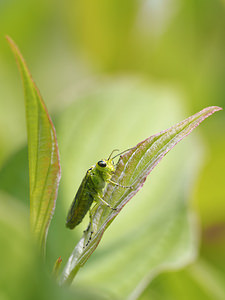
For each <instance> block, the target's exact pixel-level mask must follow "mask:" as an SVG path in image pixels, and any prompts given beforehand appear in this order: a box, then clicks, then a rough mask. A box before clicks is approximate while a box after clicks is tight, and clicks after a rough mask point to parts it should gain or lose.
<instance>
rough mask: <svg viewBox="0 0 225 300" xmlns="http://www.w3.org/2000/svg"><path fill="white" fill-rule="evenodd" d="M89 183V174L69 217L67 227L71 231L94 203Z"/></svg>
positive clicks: (82, 184) (77, 194)
mask: <svg viewBox="0 0 225 300" xmlns="http://www.w3.org/2000/svg"><path fill="white" fill-rule="evenodd" d="M89 181H90V175H89V174H88V172H87V174H86V175H85V177H84V179H83V181H82V182H81V185H80V187H79V189H78V191H77V193H76V196H75V198H74V200H73V202H72V204H71V207H70V210H69V212H68V215H67V219H66V227H68V228H70V229H73V228H74V227H75V226H77V225H78V224H80V222H81V221H82V220H83V218H84V216H85V215H86V213H87V212H88V210H89V209H90V207H91V204H92V202H93V196H92V194H91V191H90V189H89V184H88V183H89Z"/></svg>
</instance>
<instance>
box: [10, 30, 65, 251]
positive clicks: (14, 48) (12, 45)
mask: <svg viewBox="0 0 225 300" xmlns="http://www.w3.org/2000/svg"><path fill="white" fill-rule="evenodd" d="M5 38H6V40H7V42H8V44H9V46H10V48H11V50H12V52H13V54H14V56H15V59H16V63H17V66H18V69H19V71H20V75H21V79H22V84H23V88H24V90H25V86H24V80H23V73H22V70H21V67H20V63H19V60H18V57H17V56H19V58H20V60H21V61H22V63H23V64H24V66H25V68H26V71H27V73H28V74H29V78H30V80H31V82H32V84H33V86H34V88H35V90H36V92H37V94H38V96H39V100H40V102H41V105H42V107H43V109H44V111H45V114H46V116H47V118H48V121H49V124H50V126H51V129H52V132H53V136H54V143H55V147H56V155H57V165H58V173H57V178H56V181H57V182H56V186H57V188H56V189H55V195H54V205H53V208H52V212H51V216H50V218H49V221H48V222H47V223H46V233H45V244H46V238H47V234H48V229H49V225H50V222H51V220H52V217H53V215H54V212H55V207H56V199H57V195H58V188H59V182H60V179H61V165H60V157H59V147H58V141H57V136H56V131H55V127H54V124H53V122H52V119H51V117H50V115H49V113H48V110H47V107H46V105H45V102H44V100H43V98H42V96H41V93H40V91H39V89H38V87H37V85H36V84H35V82H34V80H33V78H32V75H31V73H30V71H29V68H28V66H27V63H26V61H25V59H24V58H23V56H22V54H21V52H20V50H19V48H18V46H17V45H16V43H15V42H14V40H13V39H12V38H11V37H10V36H9V35H6V36H5ZM43 253H44V255H45V249H43Z"/></svg>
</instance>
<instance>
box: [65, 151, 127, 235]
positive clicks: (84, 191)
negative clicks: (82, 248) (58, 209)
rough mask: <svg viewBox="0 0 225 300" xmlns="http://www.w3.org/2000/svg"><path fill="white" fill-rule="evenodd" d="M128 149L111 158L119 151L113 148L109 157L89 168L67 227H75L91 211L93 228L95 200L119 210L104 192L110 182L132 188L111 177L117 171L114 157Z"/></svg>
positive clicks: (68, 218)
mask: <svg viewBox="0 0 225 300" xmlns="http://www.w3.org/2000/svg"><path fill="white" fill-rule="evenodd" d="M128 150H130V149H128ZM128 150H125V151H123V152H121V153H119V154H117V155H115V156H114V157H112V158H111V156H112V154H113V152H114V151H118V150H113V151H112V153H111V154H110V156H109V158H108V159H102V160H99V161H98V162H97V163H96V164H95V165H94V166H92V167H90V169H88V170H87V172H86V175H85V177H84V179H83V180H82V182H81V185H80V187H79V189H78V191H77V193H76V195H75V197H74V200H73V202H72V204H71V207H70V210H69V212H68V215H67V219H66V227H68V228H70V229H74V228H75V227H76V226H77V225H79V224H80V223H81V221H82V220H83V218H84V217H85V215H86V214H87V212H88V211H89V215H90V225H89V226H91V228H92V216H91V205H92V203H93V202H97V203H99V202H101V203H103V204H104V205H106V206H107V207H109V208H110V209H112V210H117V209H116V208H114V207H112V206H111V205H110V204H109V203H107V202H106V201H105V200H104V199H103V192H104V189H105V187H106V184H107V183H109V182H110V183H112V184H114V185H116V186H119V187H122V188H132V187H131V186H123V185H120V184H118V183H116V182H114V181H112V180H111V177H112V175H113V174H114V172H115V165H114V162H113V159H115V158H116V157H117V156H119V155H121V154H122V153H124V152H127V151H128ZM92 233H93V232H92V230H91V234H92Z"/></svg>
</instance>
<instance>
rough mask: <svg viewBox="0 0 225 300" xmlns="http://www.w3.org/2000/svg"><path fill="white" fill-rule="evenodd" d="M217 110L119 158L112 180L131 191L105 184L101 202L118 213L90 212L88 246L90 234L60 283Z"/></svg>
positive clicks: (195, 117)
mask: <svg viewBox="0 0 225 300" xmlns="http://www.w3.org/2000/svg"><path fill="white" fill-rule="evenodd" d="M218 110H221V108H219V107H208V108H205V109H204V110H202V111H200V112H198V113H196V114H195V115H193V116H191V117H189V118H187V119H186V120H184V121H182V122H181V123H178V124H176V125H174V126H172V127H171V128H169V129H167V130H165V131H162V132H160V133H159V134H156V135H153V136H151V137H149V138H147V139H146V140H144V141H142V142H140V143H139V144H138V145H137V146H135V147H133V148H132V149H131V150H129V151H128V152H127V153H125V154H124V155H122V156H121V157H120V159H119V162H118V164H117V168H116V171H115V174H114V175H113V177H112V180H113V181H114V182H117V183H119V184H121V185H125V186H129V185H132V187H133V189H122V188H120V187H115V186H114V185H112V184H108V186H107V188H106V190H105V193H104V200H105V201H106V202H108V203H110V204H111V205H112V206H113V207H117V209H118V210H117V211H112V210H110V209H109V208H107V207H106V206H104V205H101V204H100V205H99V206H97V207H96V208H95V211H94V212H93V224H94V234H93V235H92V239H91V241H90V242H89V244H88V246H85V245H86V244H87V241H88V239H89V237H90V232H89V231H87V232H85V233H84V234H83V237H82V238H81V240H80V241H79V243H78V244H77V246H76V247H75V249H74V251H73V253H72V255H71V256H70V258H69V260H68V263H67V265H66V267H65V269H64V271H63V274H62V278H61V283H62V284H65V283H66V284H70V283H71V282H72V280H73V278H74V276H75V275H76V273H77V271H78V270H79V268H80V267H81V266H83V265H84V263H85V262H86V261H87V259H88V258H89V257H90V255H91V254H92V253H93V251H94V250H95V249H96V247H97V245H98V243H99V242H100V240H101V237H102V235H103V233H104V231H105V230H106V228H107V227H108V226H109V225H110V224H111V222H112V221H113V219H114V218H115V217H116V216H117V215H118V213H119V211H120V210H121V209H122V208H123V206H124V205H125V204H126V203H127V202H128V201H129V200H130V199H131V198H132V197H133V196H134V195H135V194H136V193H137V191H138V190H140V188H141V187H142V186H143V184H144V182H145V180H146V177H147V175H148V174H149V173H150V172H151V171H152V170H153V168H154V167H155V166H156V165H157V164H158V163H159V161H160V160H161V159H162V158H163V157H164V156H165V154H167V153H168V152H169V151H170V150H171V149H172V148H173V147H174V146H175V145H176V144H177V143H178V142H179V141H181V140H182V139H183V138H184V137H185V136H187V135H188V134H190V133H191V131H192V130H193V129H194V128H195V127H197V126H198V125H199V124H200V123H201V122H202V121H203V120H204V119H205V118H207V117H208V116H210V115H211V114H213V113H214V112H216V111H218Z"/></svg>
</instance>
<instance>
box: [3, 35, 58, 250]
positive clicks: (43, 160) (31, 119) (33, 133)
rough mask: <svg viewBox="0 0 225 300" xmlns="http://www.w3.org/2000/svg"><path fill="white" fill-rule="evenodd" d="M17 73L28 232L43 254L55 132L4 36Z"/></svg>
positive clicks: (54, 184)
mask: <svg viewBox="0 0 225 300" xmlns="http://www.w3.org/2000/svg"><path fill="white" fill-rule="evenodd" d="M7 40H8V42H9V45H10V47H11V49H12V51H13V52H14V55H15V57H16V61H17V64H18V67H19V70H20V73H21V77H22V81H23V87H24V94H25V107H26V120H27V135H28V159H29V185H30V224H31V231H32V233H33V235H34V236H35V239H36V240H37V241H38V244H39V246H40V248H41V249H42V251H43V253H44V251H45V243H46V237H47V232H48V228H49V224H50V221H51V218H52V215H53V213H54V209H55V201H56V197H57V191H58V184H59V180H60V164H59V154H58V146H57V140H56V133H55V128H54V125H53V123H52V121H51V118H50V116H49V114H48V111H47V108H46V106H45V104H44V101H43V99H42V98H41V95H40V92H39V90H38V88H37V87H36V85H35V83H34V81H33V79H32V77H31V74H30V72H29V70H28V68H27V65H26V63H25V61H24V58H23V57H22V55H21V53H20V51H19V49H18V47H17V46H16V44H15V43H14V41H13V40H12V39H11V38H10V37H7Z"/></svg>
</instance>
